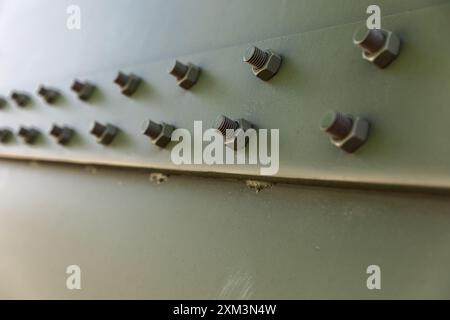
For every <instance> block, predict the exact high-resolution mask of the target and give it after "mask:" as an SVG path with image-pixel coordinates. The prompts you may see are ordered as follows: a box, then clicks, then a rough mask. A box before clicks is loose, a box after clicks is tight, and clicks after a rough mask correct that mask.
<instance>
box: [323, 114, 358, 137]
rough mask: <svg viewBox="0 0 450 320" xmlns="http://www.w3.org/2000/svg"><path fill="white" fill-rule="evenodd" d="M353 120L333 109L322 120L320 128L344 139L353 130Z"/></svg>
mask: <svg viewBox="0 0 450 320" xmlns="http://www.w3.org/2000/svg"><path fill="white" fill-rule="evenodd" d="M352 127H353V120H352V119H350V118H349V117H348V116H346V115H344V114H342V113H340V112H335V111H331V112H328V113H327V114H326V115H325V116H324V117H323V118H322V120H321V124H320V129H321V130H322V131H324V132H326V133H328V134H330V135H331V136H333V138H335V139H344V138H345V137H346V136H347V135H348V134H349V133H350V131H351V130H352Z"/></svg>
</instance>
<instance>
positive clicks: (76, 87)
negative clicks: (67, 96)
mask: <svg viewBox="0 0 450 320" xmlns="http://www.w3.org/2000/svg"><path fill="white" fill-rule="evenodd" d="M84 86H85V85H84V84H83V83H81V82H80V81H78V80H75V82H74V83H73V84H72V90H73V91H75V92H78V93H79V92H81V90H83V88H84Z"/></svg>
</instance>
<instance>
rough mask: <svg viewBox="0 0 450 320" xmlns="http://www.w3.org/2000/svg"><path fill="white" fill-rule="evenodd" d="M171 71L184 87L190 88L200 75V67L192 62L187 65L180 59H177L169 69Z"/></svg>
mask: <svg viewBox="0 0 450 320" xmlns="http://www.w3.org/2000/svg"><path fill="white" fill-rule="evenodd" d="M169 73H170V74H171V75H173V76H174V77H175V78H177V83H178V85H179V86H180V87H182V88H183V89H186V90H188V89H190V88H191V87H192V86H193V85H194V84H196V83H197V80H198V78H199V76H200V68H199V67H197V66H196V65H194V64H192V63H188V64H187V65H185V64H183V63H181V62H180V61H175V63H174V64H173V66H172V67H171V68H170V69H169Z"/></svg>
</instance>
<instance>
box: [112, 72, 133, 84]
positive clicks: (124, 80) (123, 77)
mask: <svg viewBox="0 0 450 320" xmlns="http://www.w3.org/2000/svg"><path fill="white" fill-rule="evenodd" d="M129 78H130V77H129V76H127V75H126V74H124V73H122V72H119V74H118V75H117V77H116V79H115V80H114V82H115V83H117V84H118V85H119V86H120V87H125V86H126V84H127V83H128V79H129Z"/></svg>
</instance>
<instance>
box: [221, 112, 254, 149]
mask: <svg viewBox="0 0 450 320" xmlns="http://www.w3.org/2000/svg"><path fill="white" fill-rule="evenodd" d="M253 128H254V126H253V124H251V123H250V122H249V121H247V120H245V119H238V120H232V119H230V118H228V117H226V116H224V115H220V116H219V117H217V119H216V121H215V122H214V125H213V129H215V130H217V131H218V132H220V134H221V135H222V136H223V137H224V143H225V145H226V146H227V147H230V148H232V149H234V150H239V149H243V148H245V147H246V146H247V144H248V142H249V136H248V133H247V131H248V130H249V129H253ZM242 143H243V145H242Z"/></svg>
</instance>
